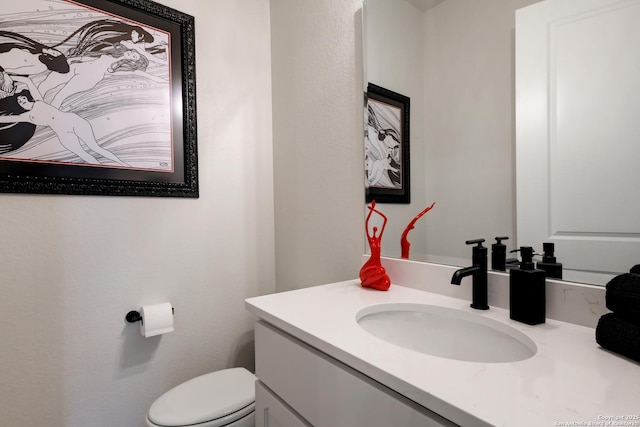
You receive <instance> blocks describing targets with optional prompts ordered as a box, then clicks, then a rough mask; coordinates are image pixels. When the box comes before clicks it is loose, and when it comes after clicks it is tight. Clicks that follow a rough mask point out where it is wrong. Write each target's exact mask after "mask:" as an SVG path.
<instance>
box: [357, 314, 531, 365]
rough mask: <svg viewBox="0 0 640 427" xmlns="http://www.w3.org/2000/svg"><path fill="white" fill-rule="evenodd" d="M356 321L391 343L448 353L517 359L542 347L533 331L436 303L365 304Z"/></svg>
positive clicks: (464, 357) (436, 353) (474, 359)
mask: <svg viewBox="0 0 640 427" xmlns="http://www.w3.org/2000/svg"><path fill="white" fill-rule="evenodd" d="M356 321H357V322H358V324H359V325H360V326H361V327H362V328H363V329H365V330H366V331H367V332H369V333H371V334H373V335H375V336H376V337H378V338H380V339H382V340H384V341H386V342H388V343H391V344H395V345H398V346H400V347H403V348H406V349H409V350H413V351H418V352H420V353H424V354H430V355H432V356H438V357H444V358H447V359H454V360H465V361H469V362H487V363H500V362H517V361H519V360H524V359H528V358H530V357H531V356H533V355H534V354H535V353H536V351H537V347H536V344H535V343H534V342H533V341H532V340H531V339H530V338H529V337H528V336H526V335H525V334H523V333H522V332H520V331H518V330H517V329H514V328H512V327H511V326H509V325H506V324H504V323H502V322H498V321H496V320H493V319H489V318H486V317H484V316H478V315H476V314H472V313H467V312H465V311H461V310H455V309H451V308H446V307H440V306H436V305H425V304H400V303H398V304H380V305H374V306H371V307H367V308H364V309H362V310H360V311H359V312H358V313H357V314H356Z"/></svg>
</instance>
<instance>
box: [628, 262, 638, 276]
mask: <svg viewBox="0 0 640 427" xmlns="http://www.w3.org/2000/svg"><path fill="white" fill-rule="evenodd" d="M629 273H635V274H640V264H636V265H634V266H633V267H631V270H629Z"/></svg>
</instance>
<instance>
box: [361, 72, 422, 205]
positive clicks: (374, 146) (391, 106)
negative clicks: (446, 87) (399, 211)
mask: <svg viewBox="0 0 640 427" xmlns="http://www.w3.org/2000/svg"><path fill="white" fill-rule="evenodd" d="M365 106H366V108H365V130H364V147H365V149H364V162H365V179H366V180H365V200H366V202H367V203H370V202H371V201H372V200H375V201H376V203H410V201H411V192H410V159H409V114H410V111H409V106H410V99H409V97H407V96H404V95H401V94H399V93H396V92H393V91H391V90H389V89H385V88H383V87H380V86H377V85H375V84H373V83H369V85H368V87H367V93H366V96H365Z"/></svg>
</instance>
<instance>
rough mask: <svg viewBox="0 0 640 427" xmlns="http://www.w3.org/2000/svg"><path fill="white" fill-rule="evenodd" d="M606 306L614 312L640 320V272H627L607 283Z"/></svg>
mask: <svg viewBox="0 0 640 427" xmlns="http://www.w3.org/2000/svg"><path fill="white" fill-rule="evenodd" d="M606 289H607V290H606V292H605V301H606V306H607V308H608V309H609V310H611V311H613V312H614V313H618V314H621V315H624V317H626V318H629V319H633V320H637V321H638V322H640V274H633V273H625V274H621V275H619V276H616V277H614V278H613V279H611V280H610V281H609V283H607V286H606Z"/></svg>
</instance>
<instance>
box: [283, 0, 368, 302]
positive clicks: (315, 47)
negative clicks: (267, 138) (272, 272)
mask: <svg viewBox="0 0 640 427" xmlns="http://www.w3.org/2000/svg"><path fill="white" fill-rule="evenodd" d="M361 7H362V2H361V0H322V1H319V0H314V1H300V0H271V30H272V32H271V37H272V39H271V40H272V45H271V48H272V73H273V143H274V183H275V235H276V279H277V287H278V291H284V290H290V289H296V288H302V287H306V286H311V285H318V284H322V283H329V282H333V281H338V280H345V279H350V278H355V277H357V276H358V272H359V270H360V266H361V262H360V255H361V254H362V251H363V248H364V219H363V215H362V206H363V202H364V166H363V158H364V154H363V153H364V149H363V136H362V135H363V134H362V129H363V114H362V111H363V110H362V108H363V105H362V99H363V93H362V88H363V86H362V84H363V83H362V52H361V48H360V43H361V22H362V17H361Z"/></svg>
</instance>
